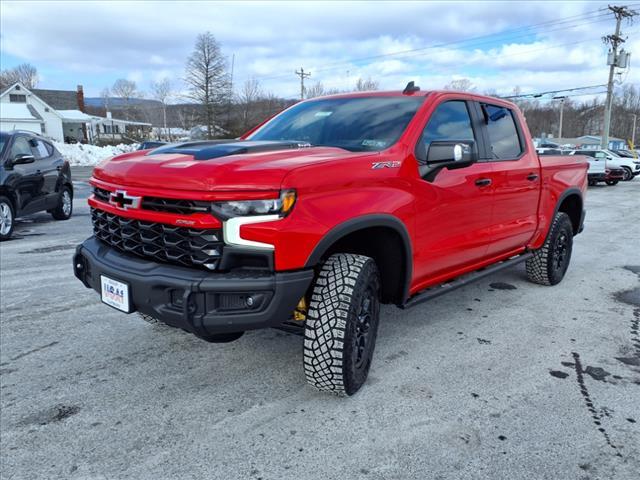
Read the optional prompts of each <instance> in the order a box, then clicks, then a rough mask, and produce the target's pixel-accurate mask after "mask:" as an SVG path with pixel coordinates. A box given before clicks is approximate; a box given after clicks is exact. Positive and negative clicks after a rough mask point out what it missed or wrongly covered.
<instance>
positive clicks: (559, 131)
mask: <svg viewBox="0 0 640 480" xmlns="http://www.w3.org/2000/svg"><path fill="white" fill-rule="evenodd" d="M556 98H557V99H558V100H560V126H559V127H558V138H562V120H563V114H564V101H565V99H566V98H567V97H556Z"/></svg>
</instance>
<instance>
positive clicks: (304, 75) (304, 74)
mask: <svg viewBox="0 0 640 480" xmlns="http://www.w3.org/2000/svg"><path fill="white" fill-rule="evenodd" d="M296 75H298V76H299V77H300V100H304V79H305V78H309V77H310V76H311V72H305V71H304V68H302V67H300V71H296Z"/></svg>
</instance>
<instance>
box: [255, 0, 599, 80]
mask: <svg viewBox="0 0 640 480" xmlns="http://www.w3.org/2000/svg"><path fill="white" fill-rule="evenodd" d="M594 13H595V14H596V15H594ZM610 15H611V14H610V13H607V12H604V13H603V12H602V9H599V10H593V11H590V12H585V13H583V14H580V15H573V16H570V17H564V18H561V19H557V20H552V21H548V22H542V23H538V24H533V25H529V26H526V27H520V28H516V29H511V30H505V31H503V32H499V33H493V34H487V35H480V36H476V37H470V38H467V39H462V40H456V41H451V42H443V43H440V44H435V45H429V46H426V47H420V48H414V49H409V50H401V51H397V52H390V53H386V54H380V55H371V56H367V57H360V58H355V59H350V60H345V61H341V62H334V63H329V64H326V65H325V66H320V67H319V68H317V69H316V72H319V71H328V70H334V69H336V68H340V67H343V66H344V65H351V64H357V63H359V62H364V61H370V60H376V59H381V58H389V57H403V56H415V55H422V54H424V52H427V51H429V50H434V49H437V48H443V47H448V46H452V45H457V44H464V43H467V42H475V41H476V40H482V39H491V40H487V41H484V42H480V43H473V44H471V45H467V48H470V47H477V46H482V45H486V44H489V43H493V42H495V41H497V40H499V37H501V36H504V35H507V34H509V35H510V34H512V33H519V32H520V33H521V34H520V35H517V36H512V35H510V36H509V38H504V39H502V40H503V41H509V40H516V39H518V38H524V37H528V36H530V35H532V34H533V33H535V32H527V33H525V34H522V32H525V31H527V30H532V29H534V28H537V27H540V26H543V25H547V26H555V27H557V26H558V25H562V24H564V23H572V22H575V21H577V20H592V21H591V22H582V23H577V24H575V25H568V26H566V25H564V26H562V27H560V28H555V29H552V30H548V31H546V32H538V33H552V32H555V31H559V30H567V29H571V28H576V27H580V26H585V25H590V24H592V23H599V22H602V21H605V20H607V18H606V17H609V16H610ZM578 17H579V18H578ZM594 19H596V20H594ZM286 76H287V75H286V74H278V75H270V76H263V77H259V78H260V79H261V80H272V79H279V78H286Z"/></svg>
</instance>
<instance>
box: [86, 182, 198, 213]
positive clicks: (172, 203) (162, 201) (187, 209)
mask: <svg viewBox="0 0 640 480" xmlns="http://www.w3.org/2000/svg"><path fill="white" fill-rule="evenodd" d="M111 193H112V192H110V191H109V190H105V189H104V188H98V187H93V194H94V195H95V197H96V199H97V200H100V201H101V202H106V203H109V199H110V197H111ZM140 208H142V209H143V210H151V211H153V212H166V213H177V214H180V215H191V214H192V213H208V212H210V211H211V206H210V202H205V201H199V200H182V199H178V198H159V197H144V198H143V199H142V204H141V206H140Z"/></svg>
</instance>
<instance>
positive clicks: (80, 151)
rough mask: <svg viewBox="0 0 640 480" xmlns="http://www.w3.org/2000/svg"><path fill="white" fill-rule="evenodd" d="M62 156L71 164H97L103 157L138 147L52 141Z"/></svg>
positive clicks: (135, 145)
mask: <svg viewBox="0 0 640 480" xmlns="http://www.w3.org/2000/svg"><path fill="white" fill-rule="evenodd" d="M53 144H54V145H55V147H56V148H57V149H58V151H59V152H60V153H61V154H62V156H63V157H64V158H65V159H66V160H68V161H69V163H70V164H71V165H82V166H84V165H97V164H98V163H100V162H101V161H102V160H104V159H105V158H109V157H113V156H114V155H119V154H121V153H126V152H131V151H133V150H135V149H136V148H138V145H137V144H133V145H125V144H120V145H116V146H111V145H106V146H104V147H99V146H97V145H83V144H80V143H60V142H53Z"/></svg>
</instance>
